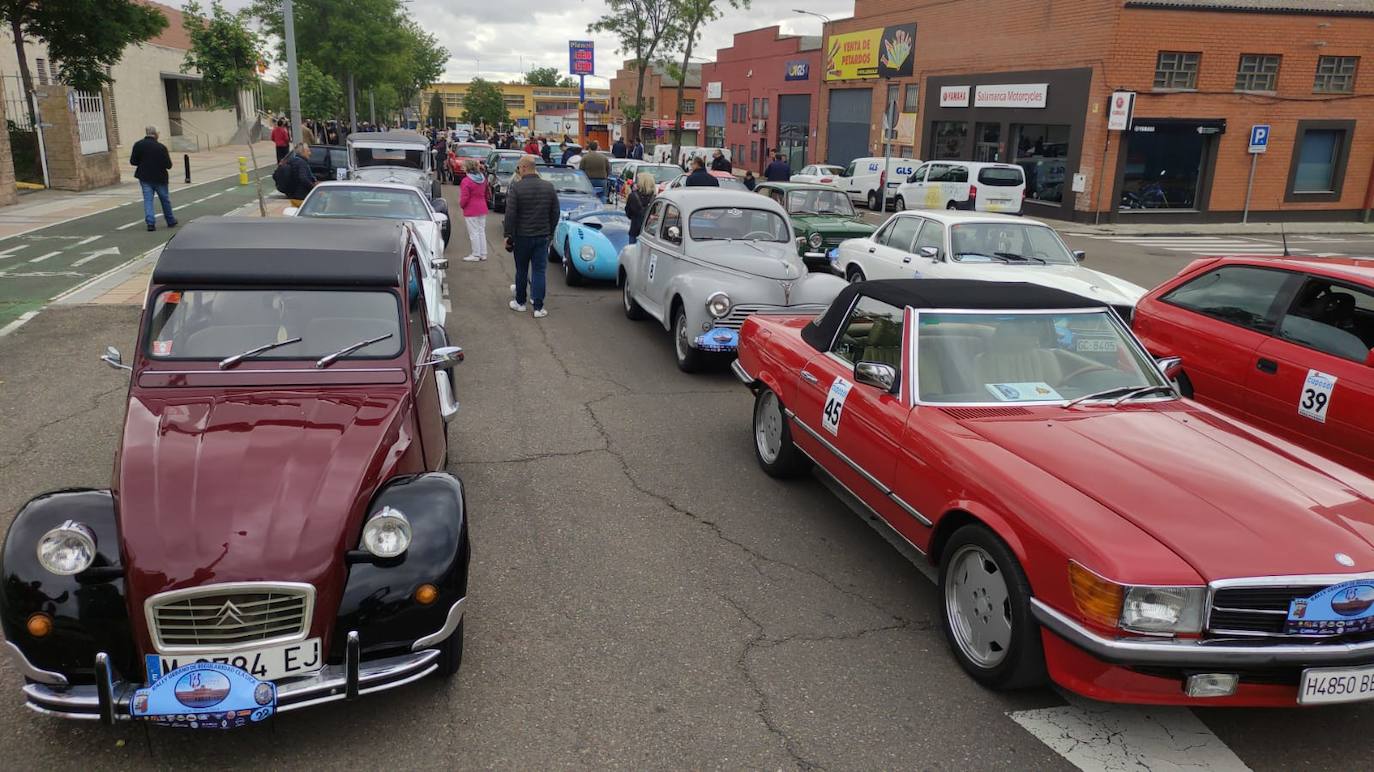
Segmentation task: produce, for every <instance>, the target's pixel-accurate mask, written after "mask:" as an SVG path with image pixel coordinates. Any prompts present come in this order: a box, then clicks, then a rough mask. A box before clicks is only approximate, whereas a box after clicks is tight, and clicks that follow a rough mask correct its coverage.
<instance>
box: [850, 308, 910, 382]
mask: <svg viewBox="0 0 1374 772" xmlns="http://www.w3.org/2000/svg"><path fill="white" fill-rule="evenodd" d="M860 359H861V360H862V361H864V362H881V363H882V364H885V365H891V366H893V367H895V368H896V369H897V371H898V372H901V370H902V327H901V325H899V324H896V323H894V322H892V321H890V320H887V319H874V320H873V327H872V329H870V330H869V333H868V340H867V342H866V345H865V346H864V351H863V355H862V356H861V357H860Z"/></svg>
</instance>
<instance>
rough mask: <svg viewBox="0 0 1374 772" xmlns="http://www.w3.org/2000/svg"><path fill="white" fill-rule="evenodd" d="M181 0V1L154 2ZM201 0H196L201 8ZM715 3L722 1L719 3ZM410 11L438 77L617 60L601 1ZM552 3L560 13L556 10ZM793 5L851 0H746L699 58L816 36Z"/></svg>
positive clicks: (816, 28)
mask: <svg viewBox="0 0 1374 772" xmlns="http://www.w3.org/2000/svg"><path fill="white" fill-rule="evenodd" d="M161 2H164V3H167V4H169V5H172V4H175V5H181V4H182V2H181V0H161ZM223 3H224V5H225V7H227V8H234V9H237V8H241V7H243V6H245V5H247V4H248V0H223ZM205 4H207V3H205V2H202V5H205ZM724 4H725V3H724V0H722V5H724ZM407 5H409V7H410V9H411V13H412V14H414V16H415V18H416V19H417V20H418V21H419V22H420V24H421V25H422V26H424V27H425V28H426V29H428V30H429V31H430V32H432V33H433V34H435V35H436V36H437V37H438V38H439V42H440V43H442V44H443V45H444V46H445V47H447V48H448V51H449V60H448V69H447V70H446V71H445V73H444V80H451V81H466V80H469V79H471V78H472V77H473V76H474V75H481V76H482V77H484V78H487V79H497V80H516V79H519V77H520V74H521V73H522V72H524V71H525V70H527V69H529V68H530V67H539V66H543V67H557V68H558V69H560V70H566V69H567V66H568V40H569V39H578V40H586V39H588V38H589V37H590V39H592V40H595V41H596V71H597V73H599V74H602V75H605V76H609V75H611V74H614V72H615V70H616V65H617V64H618V63H619V62H620V61H621V60H622V59H623V57H622V56H621V55H620V54H618V53H617V52H616V50H615V49H616V46H615V43H616V41H615V40H613V39H611V38H608V37H604V36H596V35H592V36H589V35H587V34H586V29H587V25H588V24H590V23H591V22H592V21H594V20H595V19H597V18H598V17H600V16H601V15H602V13H604V12H605V9H606V5H605V3H604V2H601V1H600V0H570V1H569V2H565V3H558V2H550V1H549V0H500V1H499V2H496V3H492V2H490V0H408V2H407ZM559 8H563V9H565V10H562V11H559V10H558V9H559ZM794 8H804V9H806V10H809V11H815V12H817V13H822V14H825V15H826V16H829V17H830V18H832V19H836V18H842V17H846V16H850V15H852V14H853V11H854V3H853V0H753V2H752V4H751V6H750V7H749V8H748V9H745V10H735V9H728V10H727V12H726V13H725V15H724V17H723V18H721V19H720V20H719V21H717V22H715V23H714V24H712V25H711V26H710V27H709V28H708V29H707V30H706V32H705V34H703V35H702V40H701V43H700V45H699V49H700V50H701V56H702V57H705V58H707V59H714V58H715V52H716V49H717V48H720V47H723V46H728V45H729V44H730V40H731V36H733V35H734V33H736V32H743V31H744V30H749V29H757V28H759V27H767V26H770V25H773V24H780V25H782V28H783V31H784V32H790V33H795V34H803V35H815V34H819V33H820V28H821V22H820V20H819V19H817V18H815V17H813V16H802V15H799V14H796V13H793V12H792V9H794ZM587 85H589V86H592V85H595V86H605V85H606V79H605V78H604V77H603V78H596V79H588V81H587Z"/></svg>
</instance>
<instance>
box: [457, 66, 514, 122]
mask: <svg viewBox="0 0 1374 772" xmlns="http://www.w3.org/2000/svg"><path fill="white" fill-rule="evenodd" d="M463 122H464V123H471V124H472V125H474V126H478V125H486V126H500V125H503V124H508V123H510V113H509V112H508V111H507V110H506V98H505V97H504V96H502V94H501V86H500V85H499V84H496V83H492V82H491V81H489V80H483V79H481V78H473V79H472V82H471V83H469V84H468V92H467V93H466V94H464V95H463Z"/></svg>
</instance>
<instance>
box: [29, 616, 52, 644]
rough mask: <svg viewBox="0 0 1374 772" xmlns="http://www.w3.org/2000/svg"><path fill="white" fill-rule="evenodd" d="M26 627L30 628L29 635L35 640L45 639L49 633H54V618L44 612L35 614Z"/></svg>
mask: <svg viewBox="0 0 1374 772" xmlns="http://www.w3.org/2000/svg"><path fill="white" fill-rule="evenodd" d="M26 627H28V630H29V635H32V636H33V637H35V638H45V637H47V635H48V633H51V632H52V617H50V616H48V615H47V614H44V613H42V612H39V613H37V614H33V615H31V616H30V617H29V622H28V624H27V625H26Z"/></svg>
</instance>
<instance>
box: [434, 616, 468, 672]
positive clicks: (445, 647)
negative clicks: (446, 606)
mask: <svg viewBox="0 0 1374 772" xmlns="http://www.w3.org/2000/svg"><path fill="white" fill-rule="evenodd" d="M466 623H467V620H463V621H462V622H459V623H458V629H457V630H454V631H453V635H450V636H449V637H448V640H446V641H444V642H443V643H441V644H439V658H438V659H436V660H435V663H436V664H438V665H439V669H438V670H435V671H434V672H435V673H437V674H438V675H439V677H441V678H449V677H450V676H452V675H453V674H454V673H457V672H458V668H460V667H462V666H463V625H464V624H466Z"/></svg>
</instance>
